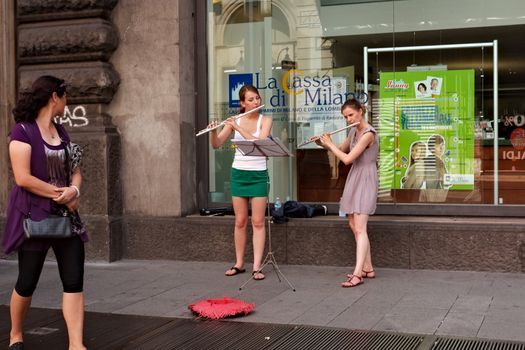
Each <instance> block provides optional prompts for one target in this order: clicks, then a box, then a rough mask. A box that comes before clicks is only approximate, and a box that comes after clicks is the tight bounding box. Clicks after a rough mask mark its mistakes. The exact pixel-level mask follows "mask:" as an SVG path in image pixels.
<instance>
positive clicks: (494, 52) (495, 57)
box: [492, 40, 499, 205]
mask: <svg viewBox="0 0 525 350" xmlns="http://www.w3.org/2000/svg"><path fill="white" fill-rule="evenodd" d="M492 55H493V59H492V60H493V75H494V77H493V79H494V83H493V85H494V86H493V88H492V91H493V92H494V97H493V98H494V205H498V204H499V176H498V171H499V170H498V167H499V159H498V148H499V147H498V146H499V131H498V41H497V40H494V42H493V49H492Z"/></svg>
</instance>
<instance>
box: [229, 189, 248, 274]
mask: <svg viewBox="0 0 525 350" xmlns="http://www.w3.org/2000/svg"><path fill="white" fill-rule="evenodd" d="M232 202H233V211H234V212H235V229H234V232H233V238H234V241H235V265H234V266H235V267H237V268H239V269H242V268H243V267H244V253H245V251H246V227H247V225H248V198H246V197H232ZM235 273H236V271H235V270H233V269H229V270H227V271H226V275H228V276H231V275H234V274H235Z"/></svg>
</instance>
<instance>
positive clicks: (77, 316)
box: [62, 292, 86, 350]
mask: <svg viewBox="0 0 525 350" xmlns="http://www.w3.org/2000/svg"><path fill="white" fill-rule="evenodd" d="M62 313H63V314H64V319H65V320H66V326H67V334H68V336H69V350H85V349H86V347H85V346H84V343H83V335H84V293H82V292H80V293H64V294H63V296H62Z"/></svg>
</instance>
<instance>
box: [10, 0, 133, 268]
mask: <svg viewBox="0 0 525 350" xmlns="http://www.w3.org/2000/svg"><path fill="white" fill-rule="evenodd" d="M117 2H118V0H76V1H70V0H54V1H48V0H18V2H17V9H18V12H17V13H18V21H19V25H18V28H17V29H18V62H19V64H20V66H19V70H18V83H19V85H18V87H19V91H23V90H24V89H27V88H29V87H30V84H31V83H32V82H33V81H34V80H35V79H36V78H38V77H39V76H41V75H44V74H51V75H54V76H57V77H59V78H62V79H65V80H66V82H67V83H68V84H69V86H68V90H67V98H68V105H67V107H66V110H65V112H64V115H63V116H61V117H60V118H57V122H59V123H60V124H63V125H65V126H66V128H67V130H68V132H69V134H70V136H71V139H72V141H73V142H75V143H78V144H80V145H81V146H82V147H83V148H84V158H83V163H82V167H81V169H82V176H83V183H82V191H81V192H82V197H81V198H82V200H81V216H82V217H83V219H84V221H85V222H86V223H87V225H88V230H89V232H90V238H91V242H90V243H89V244H88V246H87V258H88V259H103V260H106V261H114V260H117V259H120V258H121V256H122V235H123V234H122V200H121V197H122V196H121V189H120V188H121V186H120V180H119V179H120V177H119V171H120V135H119V133H118V131H117V128H116V127H115V126H114V125H113V123H112V121H111V116H110V115H108V114H107V113H106V112H105V110H106V109H107V105H108V104H109V103H110V102H111V100H112V98H113V95H114V94H115V92H116V91H117V88H118V86H119V83H120V80H119V75H118V73H117V72H116V71H115V69H114V67H113V65H112V64H111V63H109V62H108V61H109V58H110V57H111V54H112V53H113V52H114V51H115V50H116V48H117V45H118V36H117V32H116V30H115V28H114V26H113V24H112V23H111V22H110V21H109V20H110V17H111V16H110V15H111V11H112V9H113V8H114V7H115V5H116V4H117Z"/></svg>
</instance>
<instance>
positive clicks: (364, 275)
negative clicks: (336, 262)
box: [346, 270, 376, 278]
mask: <svg viewBox="0 0 525 350" xmlns="http://www.w3.org/2000/svg"><path fill="white" fill-rule="evenodd" d="M362 272H363V274H362V275H361V277H363V278H376V272H375V271H374V270H372V271H365V270H363V271H362ZM371 273H373V274H374V275H373V276H369V275H370V274H371ZM350 276H352V274H350V273H349V274H348V275H346V277H348V278H350Z"/></svg>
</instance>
